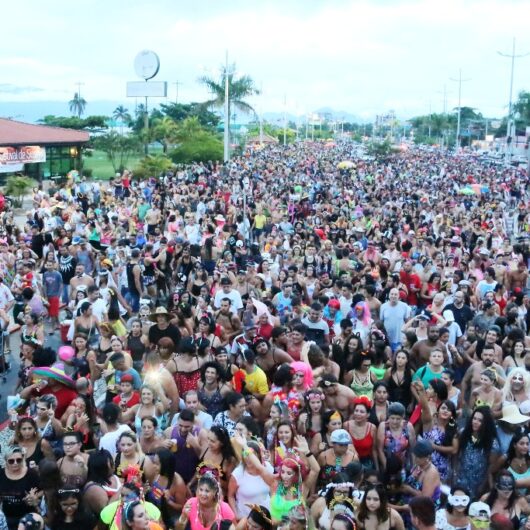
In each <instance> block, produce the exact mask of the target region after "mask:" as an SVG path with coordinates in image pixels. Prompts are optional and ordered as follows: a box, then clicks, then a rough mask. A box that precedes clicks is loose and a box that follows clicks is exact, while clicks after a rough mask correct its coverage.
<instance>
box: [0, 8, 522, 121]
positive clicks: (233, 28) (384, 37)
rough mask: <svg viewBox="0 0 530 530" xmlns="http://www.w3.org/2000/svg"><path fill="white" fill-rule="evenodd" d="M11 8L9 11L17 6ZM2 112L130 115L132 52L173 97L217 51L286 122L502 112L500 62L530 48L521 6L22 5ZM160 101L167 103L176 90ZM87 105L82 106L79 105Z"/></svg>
mask: <svg viewBox="0 0 530 530" xmlns="http://www.w3.org/2000/svg"><path fill="white" fill-rule="evenodd" d="M15 6H16V7H15ZM4 15H6V16H5V19H4V20H3V22H2V46H1V47H0V72H1V75H0V104H1V103H2V102H8V101H39V100H42V101H47V100H64V101H67V100H69V99H71V98H72V96H73V94H74V92H75V91H76V90H77V88H76V85H75V83H76V82H77V81H81V82H82V83H84V84H83V85H82V86H81V92H82V95H83V97H84V98H85V99H86V100H87V101H88V102H89V103H90V102H91V101H95V100H118V101H123V103H124V104H125V105H126V106H129V108H132V106H133V105H134V104H133V102H131V101H130V100H127V98H126V97H125V84H126V82H127V81H128V80H135V79H136V76H135V73H134V69H133V60H134V57H135V55H136V54H137V52H139V51H140V50H143V49H151V50H154V51H155V52H157V53H158V55H159V57H160V61H161V68H160V72H159V74H158V76H157V78H156V80H160V81H168V82H169V83H174V82H176V81H179V82H180V83H182V85H181V86H180V87H179V101H181V102H189V101H201V100H204V99H206V98H207V96H208V94H207V93H206V92H205V90H204V88H202V87H201V86H200V85H199V84H198V83H197V77H198V76H200V75H204V74H205V73H206V74H208V73H214V72H215V71H216V70H218V68H219V66H220V65H221V63H222V62H223V61H224V53H225V50H228V53H229V56H230V59H231V61H235V62H236V63H237V67H238V71H240V72H241V73H245V74H248V75H250V76H251V77H252V78H253V79H254V80H255V81H256V83H257V85H258V86H262V87H263V95H262V96H261V97H259V98H254V99H253V100H252V103H253V104H254V106H255V107H256V108H257V109H258V110H259V109H260V108H263V110H264V111H269V112H271V111H282V110H283V102H284V98H285V99H286V101H287V106H288V109H289V111H290V112H292V113H293V114H304V113H307V112H309V111H312V110H314V109H317V108H320V107H324V106H327V107H331V108H333V109H335V110H341V111H346V112H350V113H353V114H356V115H359V116H361V117H363V118H371V117H373V116H374V115H375V114H378V113H383V112H385V111H388V110H389V109H394V110H395V111H396V112H397V114H398V115H399V116H401V117H410V116H414V115H418V114H426V113H428V111H429V104H430V105H431V108H432V111H433V112H441V111H442V109H443V90H444V85H445V86H446V90H447V100H448V108H449V109H451V108H453V107H455V106H457V102H458V83H455V82H452V81H451V80H450V78H451V77H453V78H457V77H458V73H459V68H461V69H462V77H463V78H466V79H467V78H469V79H470V81H467V82H465V83H462V105H470V106H473V107H476V108H478V109H479V110H480V111H482V112H483V113H484V114H485V115H487V116H490V117H499V116H502V115H503V114H505V113H506V111H507V104H508V96H509V80H510V60H509V59H506V58H502V57H500V56H499V55H498V54H497V51H498V50H500V51H504V52H511V47H512V39H513V37H515V38H516V39H517V51H518V53H523V52H530V31H529V29H528V27H529V26H528V24H529V20H530V1H528V0H480V1H475V0H469V1H468V0H442V1H440V0H438V1H427V0H416V1H412V0H411V1H401V0H371V1H368V0H365V1H353V0H350V1H348V0H326V1H324V0H282V1H276V0H261V1H259V0H241V1H239V0H194V1H183V0H77V1H76V2H72V1H71V0H68V1H66V0H50V1H48V2H43V1H42V0H20V1H19V2H16V3H14V4H13V9H10V10H9V13H8V12H6V11H5V10H4ZM521 89H527V90H530V56H529V57H526V58H522V59H519V60H517V61H516V68H515V80H514V97H515V95H516V94H517V92H518V91H519V90H521ZM169 97H170V99H172V100H174V98H175V86H174V85H173V84H171V85H170V89H169ZM87 110H88V109H87Z"/></svg>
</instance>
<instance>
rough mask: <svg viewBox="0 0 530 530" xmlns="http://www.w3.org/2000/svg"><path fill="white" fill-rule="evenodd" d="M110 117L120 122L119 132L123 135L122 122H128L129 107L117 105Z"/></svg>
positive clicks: (129, 120) (129, 116)
mask: <svg viewBox="0 0 530 530" xmlns="http://www.w3.org/2000/svg"><path fill="white" fill-rule="evenodd" d="M112 117H113V118H114V119H115V120H116V121H119V122H120V132H121V134H122V136H123V124H124V123H130V122H131V120H132V118H131V115H130V114H129V109H126V108H125V107H124V106H123V105H118V106H117V107H116V108H115V109H114V112H113V113H112Z"/></svg>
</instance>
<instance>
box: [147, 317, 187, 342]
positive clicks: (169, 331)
mask: <svg viewBox="0 0 530 530" xmlns="http://www.w3.org/2000/svg"><path fill="white" fill-rule="evenodd" d="M171 319H172V315H171V313H169V312H168V310H167V309H166V308H165V307H157V308H156V309H155V311H154V313H151V314H150V315H149V320H150V321H151V322H154V325H152V326H151V327H150V328H149V335H148V337H149V343H150V344H151V347H155V346H156V345H157V344H158V341H159V340H160V339H161V338H163V337H168V338H170V339H171V340H172V341H173V344H175V346H176V347H177V348H178V345H179V342H180V339H181V334H180V330H179V328H178V327H177V326H175V325H174V324H172V323H171Z"/></svg>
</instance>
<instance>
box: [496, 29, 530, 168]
mask: <svg viewBox="0 0 530 530" xmlns="http://www.w3.org/2000/svg"><path fill="white" fill-rule="evenodd" d="M497 53H498V54H499V55H500V56H501V57H508V58H509V59H511V60H512V69H511V73H510V99H509V102H508V124H507V125H506V159H505V162H506V163H507V164H509V163H510V162H511V161H512V154H513V141H514V137H513V136H515V122H514V119H513V105H512V96H513V73H514V69H515V59H520V58H522V57H526V56H527V55H530V54H529V53H521V54H519V55H516V54H515V37H514V39H513V42H512V53H510V54H508V53H502V52H497Z"/></svg>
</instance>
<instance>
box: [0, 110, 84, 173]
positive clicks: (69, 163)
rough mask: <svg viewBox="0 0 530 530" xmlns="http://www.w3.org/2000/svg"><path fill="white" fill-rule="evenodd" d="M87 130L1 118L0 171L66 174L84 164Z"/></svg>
mask: <svg viewBox="0 0 530 530" xmlns="http://www.w3.org/2000/svg"><path fill="white" fill-rule="evenodd" d="M89 138H90V137H89V134H88V132H85V131H77V130H74V129H63V128H61V127H50V126H48V125H35V124H32V123H23V122H19V121H15V120H8V119H5V118H0V174H2V176H8V175H11V174H15V173H22V174H25V175H28V176H30V177H32V178H34V179H37V180H42V179H43V178H52V177H62V176H65V175H66V174H67V173H68V172H69V171H71V170H72V169H79V168H80V167H81V148H82V147H83V146H84V145H85V144H86V143H87V142H88V140H89Z"/></svg>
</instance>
